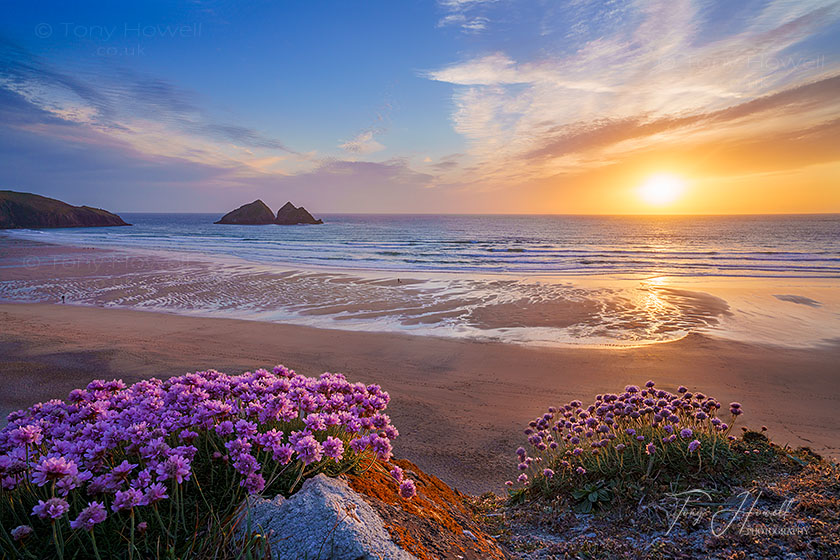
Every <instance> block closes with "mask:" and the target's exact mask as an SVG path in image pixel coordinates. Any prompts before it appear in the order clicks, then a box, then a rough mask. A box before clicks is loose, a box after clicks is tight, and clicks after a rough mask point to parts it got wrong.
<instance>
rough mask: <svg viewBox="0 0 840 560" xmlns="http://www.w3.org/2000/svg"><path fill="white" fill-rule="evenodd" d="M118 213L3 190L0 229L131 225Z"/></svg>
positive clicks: (0, 201) (0, 194) (0, 195)
mask: <svg viewBox="0 0 840 560" xmlns="http://www.w3.org/2000/svg"><path fill="white" fill-rule="evenodd" d="M128 225H131V224H127V223H125V222H124V221H123V219H122V218H120V217H119V216H118V215H116V214H112V213H111V212H108V211H106V210H102V209H100V208H91V207H89V206H71V205H70V204H67V203H66V202H62V201H60V200H56V199H54V198H47V197H45V196H40V195H37V194H32V193H22V192H15V191H0V229H24V228H70V227H108V226H128Z"/></svg>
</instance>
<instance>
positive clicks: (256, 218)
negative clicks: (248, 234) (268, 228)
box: [215, 200, 274, 226]
mask: <svg viewBox="0 0 840 560" xmlns="http://www.w3.org/2000/svg"><path fill="white" fill-rule="evenodd" d="M215 223H217V224H235V225H246V226H260V225H265V224H273V223H274V213H273V212H272V211H271V208H269V207H268V206H266V204H265V202H263V201H262V200H255V201H254V202H252V203H250V204H245V205H243V206H240V207H239V208H237V209H236V210H233V211H231V212H228V213H227V214H225V215H224V216H222V219H221V220H219V221H218V222H215Z"/></svg>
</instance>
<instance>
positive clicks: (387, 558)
mask: <svg viewBox="0 0 840 560" xmlns="http://www.w3.org/2000/svg"><path fill="white" fill-rule="evenodd" d="M391 463H392V464H391V465H386V468H384V469H383V468H382V467H381V466H375V467H373V468H370V469H367V470H366V471H365V472H363V473H360V474H357V475H353V474H345V475H342V477H340V478H328V477H326V476H324V475H323V474H319V475H318V476H316V477H314V478H311V479H309V480H307V481H306V482H304V483H303V486H302V487H301V489H300V490H298V492H296V493H295V494H294V495H292V496H291V497H290V498H289V499H284V498H283V497H282V496H277V497H275V498H274V499H273V500H266V499H260V498H251V499H250V502H249V507H248V509H247V510H246V511H247V513H246V514H243V518H242V519H241V520H240V522H239V524H238V527H239V531H240V532H242V531H244V532H247V533H261V534H263V535H265V537H266V538H267V540H268V542H269V544H270V547H271V553H272V556H273V557H274V558H277V559H280V558H309V559H313V560H314V559H318V560H374V559H377V560H379V559H381V560H443V559H449V558H461V559H463V560H509V559H510V558H511V556H510V554H509V553H508V552H507V551H506V550H505V549H503V548H502V547H500V546H499V545H498V544H497V543H496V542H495V540H494V539H493V538H492V537H490V536H489V535H488V534H487V533H485V532H484V531H483V530H482V528H481V526H479V525H478V524H477V523H476V521H475V520H474V515H473V512H472V511H471V510H470V509H469V506H468V505H467V503H466V501H467V497H466V496H464V495H463V494H461V493H460V492H458V491H457V490H453V489H452V488H450V487H449V486H447V485H446V484H445V483H444V482H443V481H441V480H440V479H439V478H437V477H434V476H432V475H429V474H426V473H424V472H423V471H421V470H420V469H419V468H418V467H417V466H416V465H414V464H412V463H410V462H409V461H403V460H398V459H392V460H391ZM393 465H397V466H399V467H401V468H402V469H403V472H404V476H405V477H406V478H409V479H411V480H412V481H413V482H414V484H415V486H416V488H417V495H416V496H415V497H413V498H411V499H408V500H407V499H404V498H402V497H400V496H399V494H398V484H397V483H396V482H395V481H394V479H393V478H392V477H391V475H390V474H389V473H388V469H390V468H391V467H392V466H393ZM240 534H241V533H240Z"/></svg>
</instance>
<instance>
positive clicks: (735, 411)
mask: <svg viewBox="0 0 840 560" xmlns="http://www.w3.org/2000/svg"><path fill="white" fill-rule="evenodd" d="M720 408H721V403H720V402H718V401H717V400H716V399H714V398H712V397H709V396H706V395H704V394H703V393H692V392H689V391H688V389H687V388H685V387H682V386H680V387H679V388H678V389H677V392H676V393H670V392H668V391H664V390H661V389H657V388H656V385H655V383H654V382H653V381H648V382H647V383H646V384H645V386H644V387H638V386H636V385H628V386H627V387H625V389H624V391H623V392H622V393H619V394H604V395H598V396H597V397H596V398H595V402H594V403H593V404H591V405H589V406H587V407H585V408H584V406H583V403H582V402H581V401H579V400H574V401H571V402H570V403H569V404H566V405H563V406H560V407H551V408H549V410H548V412H547V413H545V414H543V415H542V416H540V417H538V418H536V419H534V420H533V421H531V422H530V423H529V425H528V428H527V429H526V430H525V435H526V436H527V437H528V442H529V443H530V445H531V448H532V450H531V451H530V453H529V452H528V451H526V449H525V448H524V447H520V448H519V449H517V451H516V455H517V458H518V469H519V471H531V470H533V469H534V467H537V466H538V465H540V464H541V463H543V461H544V460H546V461H547V462H550V463H551V464H552V465H554V464H557V465H558V466H559V467H561V468H565V469H567V470H569V472H576V473H577V474H580V475H583V474H586V469H585V468H584V467H582V466H577V467H575V462H576V459H580V458H581V455H582V454H584V453H586V454H594V455H598V454H599V453H605V452H608V451H609V452H615V453H622V452H624V450H625V449H629V450H630V451H632V450H633V449H637V450H638V452H639V453H644V454H645V455H648V456H652V455H656V454H657V453H661V452H662V449H664V448H666V446H669V445H671V444H673V443H674V442H675V441H686V442H687V446H686V449H687V451H688V452H689V453H696V452H697V451H698V450H699V449H700V447H701V445H702V444H701V442H700V440H699V439H695V437H694V436H696V435H698V434H713V435H715V434H716V435H719V436H721V437H722V436H727V434H728V433H729V431H730V429H731V427H730V425H729V424H727V423H725V422H723V421H722V420H721V419H720V418H718V417H717V411H718V410H719V409H720ZM741 412H742V410H741V405H740V404H739V403H732V404H731V405H730V413H731V414H732V417H733V420H734V418H735V417H736V416H737V415H739V414H741ZM728 438H729V439H734V438H733V436H728ZM688 440H690V441H688ZM547 471H550V474H546V472H547ZM554 474H555V473H554V471H553V470H551V469H545V470H543V471H542V475H543V476H545V477H546V478H551V477H552V476H554ZM517 480H518V481H519V482H521V483H523V484H528V482H529V478H528V475H527V474H526V473H525V472H522V473H521V474H520V475H519V477H518V479H517Z"/></svg>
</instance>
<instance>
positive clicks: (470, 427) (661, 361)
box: [0, 304, 840, 492]
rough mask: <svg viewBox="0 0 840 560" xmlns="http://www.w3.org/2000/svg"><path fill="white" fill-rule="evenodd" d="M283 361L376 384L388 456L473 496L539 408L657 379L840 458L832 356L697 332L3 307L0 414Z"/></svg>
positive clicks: (507, 472) (498, 477)
mask: <svg viewBox="0 0 840 560" xmlns="http://www.w3.org/2000/svg"><path fill="white" fill-rule="evenodd" d="M278 363H282V364H284V365H286V366H288V367H291V368H293V369H295V370H297V371H298V372H300V373H303V374H307V375H316V374H319V373H321V372H323V371H334V372H343V373H345V374H346V375H347V376H348V377H349V378H350V379H352V380H359V381H364V382H368V383H380V384H381V385H383V386H384V387H385V388H386V389H387V390H388V391H389V392H390V393H391V396H392V402H391V404H390V406H389V413H390V414H391V416H392V418H393V420H394V423H395V425H396V426H397V427H398V428H399V429H400V432H401V436H400V437H399V438H398V439H397V445H396V452H397V454H398V455H399V456H402V457H405V458H408V459H410V460H412V461H414V462H416V463H417V464H418V465H419V466H420V467H421V468H423V469H425V470H427V471H428V472H430V473H433V474H435V475H438V476H440V477H441V478H442V479H444V480H445V481H446V482H448V483H450V484H453V485H455V486H457V487H458V488H460V489H462V490H465V491H469V492H480V491H484V490H499V489H500V488H501V485H502V483H503V481H504V480H506V479H508V478H511V477H512V476H513V475H514V474H515V473H514V468H515V464H514V460H513V459H512V455H513V450H514V449H515V448H516V447H517V446H518V445H519V444H520V443H521V442H522V441H523V438H524V436H522V434H521V430H522V428H523V427H524V425H525V424H526V423H527V422H528V421H529V420H530V419H532V418H533V417H535V416H537V415H538V414H541V413H542V412H543V411H544V410H545V409H546V408H547V407H548V406H550V405H556V404H559V403H563V402H567V401H569V400H571V399H574V398H580V399H583V400H587V399H591V398H593V397H594V395H595V394H597V393H600V392H605V391H616V390H618V389H620V388H621V387H623V386H624V385H626V384H628V383H634V384H640V383H644V382H645V381H647V380H648V379H655V380H656V381H657V382H658V384H659V385H660V386H662V387H664V388H675V387H676V386H677V385H680V384H684V385H686V386H688V387H690V388H692V389H694V388H696V389H698V390H701V391H703V392H705V393H707V394H711V395H713V396H715V397H717V398H719V399H721V400H722V401H725V402H729V401H730V400H738V401H740V402H741V403H742V404H743V406H744V409H745V411H746V412H745V414H744V415H743V416H741V419H740V420H739V424H740V425H748V426H750V427H754V428H758V427H760V426H761V425H767V426H768V428H769V430H770V432H769V435H770V436H771V437H772V438H773V439H774V440H775V441H777V442H779V443H783V444H784V443H789V444H791V445H793V446H799V445H807V446H810V447H811V448H812V449H814V450H815V451H817V452H818V453H821V454H826V455H830V456H833V457H835V458H837V457H838V450H840V415H838V414H837V410H838V407H840V396H838V391H837V389H838V382H840V368H838V366H837V364H838V363H840V343H835V344H824V345H822V346H819V347H815V348H804V349H796V348H782V347H777V346H769V345H759V344H746V343H741V342H734V341H728V340H722V339H717V338H713V337H709V336H704V335H699V334H692V335H689V336H688V337H686V338H683V339H681V340H678V341H675V342H670V343H662V344H654V345H648V346H643V347H637V348H544V347H533V346H522V345H515V344H505V343H497V342H478V341H470V340H458V339H446V338H438V337H432V336H414V335H406V334H399V333H372V332H358V331H341V330H332V329H316V328H311V327H306V326H298V325H287V324H277V323H266V322H259V321H246V320H237V319H221V318H206V317H189V316H183V315H174V314H167V313H155V312H144V311H135V310H126V309H103V308H99V307H94V306H77V305H56V304H2V305H0V408H2V410H3V412H8V411H9V410H12V409H16V408H19V407H25V406H27V405H29V404H31V403H33V402H35V401H39V400H44V399H49V398H63V397H65V396H66V394H67V392H68V391H70V390H71V389H73V388H75V387H78V386H81V385H84V384H85V383H87V382H88V381H89V380H90V379H93V378H107V379H110V378H114V377H119V378H123V379H124V380H126V381H135V380H138V379H142V378H146V377H151V376H157V377H165V376H170V375H176V374H181V373H184V372H187V371H195V370H200V369H208V368H215V369H219V370H223V371H226V372H231V373H233V372H239V371H242V370H246V369H252V368H256V367H265V366H271V365H275V364H278Z"/></svg>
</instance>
